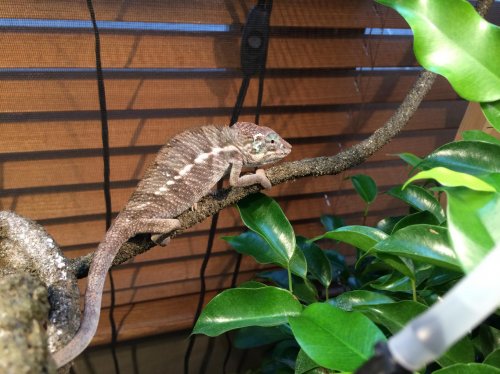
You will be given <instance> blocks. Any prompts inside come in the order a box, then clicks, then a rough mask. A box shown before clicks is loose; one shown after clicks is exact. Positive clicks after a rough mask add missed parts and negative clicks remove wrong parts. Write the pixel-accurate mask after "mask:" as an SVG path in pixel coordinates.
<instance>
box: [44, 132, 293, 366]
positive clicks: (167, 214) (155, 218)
mask: <svg viewBox="0 0 500 374" xmlns="http://www.w3.org/2000/svg"><path fill="white" fill-rule="evenodd" d="M291 148H292V147H291V145H290V144H288V143H287V142H286V141H285V140H283V139H282V138H281V137H280V136H279V135H278V134H277V133H276V132H274V131H273V130H272V129H270V128H268V127H264V126H257V125H255V124H253V123H248V122H238V123H236V124H234V125H233V126H232V127H217V126H203V127H198V128H194V129H191V130H187V131H185V132H183V133H181V134H179V135H177V136H175V137H174V138H172V139H171V140H170V141H169V142H168V143H167V144H166V145H165V146H164V147H163V148H162V149H161V150H160V151H159V152H158V155H157V157H156V159H155V161H154V163H153V164H152V165H151V166H150V167H149V169H148V170H147V171H146V173H145V175H144V178H143V179H142V180H141V182H139V185H138V186H137V189H136V191H135V192H134V193H133V194H132V196H131V198H130V200H129V201H128V202H127V204H126V205H125V208H124V209H123V210H122V211H121V212H120V214H119V215H118V217H117V218H116V220H115V222H114V223H113V225H112V226H111V228H110V229H109V230H108V232H107V233H106V236H105V238H104V240H103V242H102V243H101V244H99V246H98V248H97V251H96V253H95V256H94V258H93V260H92V264H91V266H90V270H89V276H88V286H87V291H86V293H85V309H84V312H83V318H82V322H81V325H80V329H79V330H78V332H77V334H76V335H75V336H74V337H73V339H72V340H71V341H70V342H69V343H68V344H67V345H66V346H65V347H64V348H62V349H61V350H60V351H58V352H56V353H55V354H54V355H53V358H54V360H55V361H56V364H57V367H61V366H63V365H65V364H67V363H68V362H70V361H71V360H73V359H74V358H75V357H77V356H78V355H79V354H80V353H82V352H83V350H84V349H85V348H86V347H87V345H88V344H89V343H90V341H91V340H92V337H93V336H94V334H95V332H96V329H97V324H98V322H99V314H100V309H101V299H102V291H103V288H104V281H105V279H106V274H107V272H108V269H109V268H110V266H111V264H112V263H113V259H114V258H115V256H116V254H117V253H118V250H119V249H120V247H121V246H122V244H124V243H125V242H126V241H127V240H128V239H129V238H131V237H133V236H135V235H136V234H139V233H153V234H167V233H169V232H171V231H173V230H176V229H178V228H179V227H180V222H179V221H178V220H177V219H176V218H175V217H177V216H179V215H180V214H181V213H182V212H183V211H185V210H187V209H189V208H190V207H192V206H193V205H194V204H196V203H197V202H198V201H199V200H200V199H201V198H202V197H203V196H205V195H206V194H208V193H209V192H210V190H211V189H212V187H214V186H215V185H216V184H217V182H218V181H219V180H220V179H221V178H222V177H223V176H224V175H225V174H226V172H227V171H228V170H229V183H230V185H231V186H237V187H243V186H249V185H252V184H260V185H261V186H262V187H264V188H270V187H271V182H270V181H269V179H267V177H266V175H265V172H264V170H262V169H258V170H257V171H256V172H255V173H253V174H247V175H243V176H240V173H241V170H242V168H243V167H245V166H248V167H259V166H262V165H266V164H272V163H274V162H277V161H279V160H281V159H282V158H283V157H285V156H286V155H288V154H289V153H290V151H291ZM163 244H164V243H163Z"/></svg>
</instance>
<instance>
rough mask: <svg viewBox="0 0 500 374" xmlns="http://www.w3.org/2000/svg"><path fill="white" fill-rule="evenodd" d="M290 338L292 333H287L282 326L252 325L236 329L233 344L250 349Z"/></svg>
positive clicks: (239, 347)
mask: <svg viewBox="0 0 500 374" xmlns="http://www.w3.org/2000/svg"><path fill="white" fill-rule="evenodd" d="M290 338H291V334H290V333H287V332H286V330H285V329H284V328H282V327H281V326H273V327H260V326H250V327H243V328H242V329H239V330H238V331H236V334H235V335H234V339H233V344H234V346H235V347H236V348H238V349H249V348H255V347H261V346H263V345H267V344H271V343H275V342H279V341H281V340H284V339H290Z"/></svg>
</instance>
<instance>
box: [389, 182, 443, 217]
mask: <svg viewBox="0 0 500 374" xmlns="http://www.w3.org/2000/svg"><path fill="white" fill-rule="evenodd" d="M387 193H388V194H389V195H391V196H393V197H395V198H397V199H400V200H403V201H404V202H405V203H407V204H409V205H411V206H412V207H414V208H415V209H417V210H420V211H428V212H430V213H432V214H433V215H434V217H436V218H437V220H438V221H439V223H442V222H444V220H445V216H444V211H443V208H442V207H441V205H440V204H439V201H437V200H436V198H435V197H434V195H432V194H431V193H430V192H429V191H427V190H426V189H424V188H422V187H419V186H415V185H412V184H411V185H409V186H408V187H406V188H405V189H402V187H400V186H396V187H393V188H391V189H390V190H389V191H387Z"/></svg>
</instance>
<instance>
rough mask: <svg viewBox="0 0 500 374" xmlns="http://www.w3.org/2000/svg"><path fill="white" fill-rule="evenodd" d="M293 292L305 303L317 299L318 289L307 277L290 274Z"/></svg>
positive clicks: (313, 301)
mask: <svg viewBox="0 0 500 374" xmlns="http://www.w3.org/2000/svg"><path fill="white" fill-rule="evenodd" d="M292 282H293V294H294V295H295V296H296V297H297V298H298V299H299V300H301V301H303V302H304V303H306V304H312V303H315V302H316V301H318V290H317V289H316V287H315V286H314V284H312V283H311V281H310V280H309V279H307V278H299V277H296V276H292Z"/></svg>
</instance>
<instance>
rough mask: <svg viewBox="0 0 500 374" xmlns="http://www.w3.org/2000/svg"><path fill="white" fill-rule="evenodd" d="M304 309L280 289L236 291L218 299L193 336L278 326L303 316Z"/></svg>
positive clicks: (203, 313)
mask: <svg viewBox="0 0 500 374" xmlns="http://www.w3.org/2000/svg"><path fill="white" fill-rule="evenodd" d="M301 311H302V305H301V304H300V303H299V302H298V301H297V299H296V298H295V297H294V296H293V295H292V294H291V293H290V292H288V291H287V290H283V289H281V288H276V287H263V288H254V289H252V288H233V289H229V290H225V291H223V292H221V293H220V294H218V295H217V296H215V297H214V298H213V299H212V300H211V301H210V302H209V303H208V304H207V306H206V307H205V309H204V310H203V312H202V313H201V315H200V317H199V318H198V321H196V325H195V326H194V329H193V334H205V335H208V336H217V335H220V334H222V333H224V332H226V331H229V330H234V329H238V328H242V327H248V326H277V325H281V324H282V323H285V322H287V320H288V317H290V316H296V315H299V314H300V313H301Z"/></svg>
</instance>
